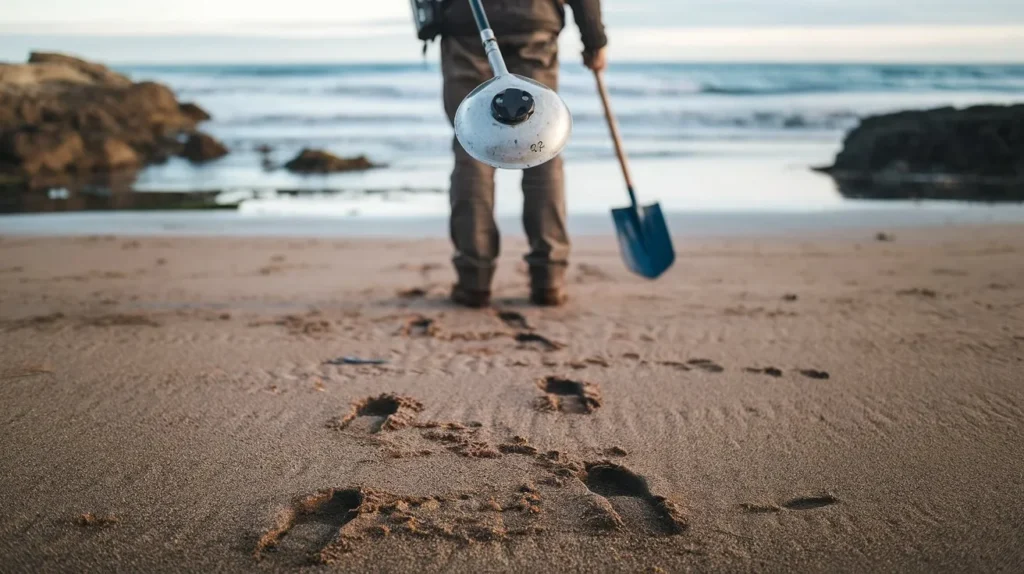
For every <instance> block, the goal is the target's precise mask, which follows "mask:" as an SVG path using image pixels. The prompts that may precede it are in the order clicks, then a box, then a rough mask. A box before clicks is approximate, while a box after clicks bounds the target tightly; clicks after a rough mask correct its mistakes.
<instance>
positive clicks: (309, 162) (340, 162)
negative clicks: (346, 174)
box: [284, 149, 376, 173]
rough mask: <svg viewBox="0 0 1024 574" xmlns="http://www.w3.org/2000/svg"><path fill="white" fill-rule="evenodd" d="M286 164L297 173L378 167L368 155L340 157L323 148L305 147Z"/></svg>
mask: <svg viewBox="0 0 1024 574" xmlns="http://www.w3.org/2000/svg"><path fill="white" fill-rule="evenodd" d="M284 166H285V167H286V168H287V169H288V170H290V171H294V172H296V173H335V172H341V171H359V170H366V169H370V168H373V167H376V166H375V165H374V164H373V163H371V162H370V160H369V159H367V158H366V156H363V155H361V156H358V157H354V158H340V157H338V156H336V155H333V154H330V153H327V152H325V151H322V150H315V149H304V150H302V152H300V153H299V155H297V156H295V159H293V160H291V161H289V162H288V163H286V164H284Z"/></svg>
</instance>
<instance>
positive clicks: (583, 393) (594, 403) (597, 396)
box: [533, 377, 601, 415]
mask: <svg viewBox="0 0 1024 574" xmlns="http://www.w3.org/2000/svg"><path fill="white" fill-rule="evenodd" d="M537 386H538V387H539V388H540V390H541V391H543V393H544V394H543V395H541V396H539V397H537V398H536V399H535V400H534V403H533V406H534V408H535V409H536V410H538V411H541V412H562V413H570V414H586V415H589V414H593V413H594V411H596V410H597V409H599V408H601V387H599V386H598V385H597V384H596V383H588V382H584V381H573V380H570V379H565V378H562V377H544V378H543V379H541V380H539V381H537Z"/></svg>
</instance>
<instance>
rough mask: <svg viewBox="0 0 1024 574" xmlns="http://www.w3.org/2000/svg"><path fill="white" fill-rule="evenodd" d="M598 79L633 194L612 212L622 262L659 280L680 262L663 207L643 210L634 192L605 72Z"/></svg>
mask: <svg viewBox="0 0 1024 574" xmlns="http://www.w3.org/2000/svg"><path fill="white" fill-rule="evenodd" d="M594 76H595V77H596V78H597V91H598V92H599V93H600V94H601V103H602V104H604V115H605V118H606V119H607V120H608V128H609V129H610V130H611V132H612V140H614V142H615V153H616V155H618V156H619V164H620V165H621V166H622V174H623V175H624V176H625V177H626V189H627V190H628V191H629V202H630V206H629V207H622V208H619V209H613V210H612V219H614V220H615V231H616V233H617V234H618V237H619V248H620V250H621V251H622V259H623V261H624V262H625V263H626V267H628V268H629V270H630V271H632V272H633V273H636V274H637V275H640V276H642V277H647V278H648V279H657V278H658V277H659V276H660V275H661V274H662V273H664V272H665V271H666V270H668V268H669V267H671V266H672V263H673V262H674V261H675V260H676V253H675V250H674V249H672V237H671V236H670V235H669V232H668V226H667V225H665V216H664V215H662V213H661V206H660V205H658V204H657V203H653V204H651V205H647V206H641V205H639V204H638V203H637V200H636V192H634V191H633V177H632V176H631V175H630V173H629V162H628V161H627V159H626V151H625V150H624V149H623V148H622V136H621V135H619V125H618V122H616V121H615V116H614V115H613V114H612V108H611V103H610V102H609V99H608V90H607V89H606V88H605V86H604V76H603V75H602V74H601V72H595V73H594Z"/></svg>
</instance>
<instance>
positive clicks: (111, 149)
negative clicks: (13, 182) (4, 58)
mask: <svg viewBox="0 0 1024 574" xmlns="http://www.w3.org/2000/svg"><path fill="white" fill-rule="evenodd" d="M206 118H209V115H208V114H206V112H204V111H203V110H202V109H201V108H199V107H198V106H195V105H194V104H179V103H178V101H177V99H175V97H174V94H173V92H171V90H170V89H169V88H167V87H166V86H164V85H161V84H157V83H153V82H140V83H133V82H132V81H131V80H130V79H129V78H127V77H125V76H123V75H121V74H118V73H116V72H114V71H112V70H110V69H108V68H106V67H105V66H102V65H100V64H95V63H91V62H86V61H84V60H79V59H77V58H73V57H71V56H65V55H63V54H46V53H33V54H32V55H31V56H30V58H29V63H27V64H0V175H3V176H5V177H7V178H11V177H16V178H21V179H22V180H24V181H25V182H26V183H27V184H28V185H30V186H32V185H36V184H38V185H50V184H52V183H54V182H58V183H59V182H62V181H66V180H67V179H68V178H82V177H88V176H93V175H96V174H105V173H109V172H112V171H115V170H124V169H134V168H137V167H140V166H143V165H146V164H149V163H154V162H159V161H163V160H165V159H166V158H167V157H169V156H172V155H178V154H180V153H181V152H182V144H181V140H180V136H181V135H182V134H190V133H193V132H194V131H195V127H196V124H197V123H198V122H200V121H202V120H203V119H206Z"/></svg>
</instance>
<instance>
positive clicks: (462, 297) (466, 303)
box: [451, 285, 491, 309]
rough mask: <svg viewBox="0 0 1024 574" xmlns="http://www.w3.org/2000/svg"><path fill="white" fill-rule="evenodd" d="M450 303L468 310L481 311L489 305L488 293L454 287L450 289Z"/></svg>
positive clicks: (489, 297) (489, 295) (489, 294)
mask: <svg viewBox="0 0 1024 574" xmlns="http://www.w3.org/2000/svg"><path fill="white" fill-rule="evenodd" d="M451 298H452V302H453V303H455V304H456V305H462V306H463V307H469V308H470V309H482V308H484V307H488V306H490V304H491V292H490V291H475V290H472V289H466V288H465V287H460V286H458V285H455V286H453V287H452V297H451Z"/></svg>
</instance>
